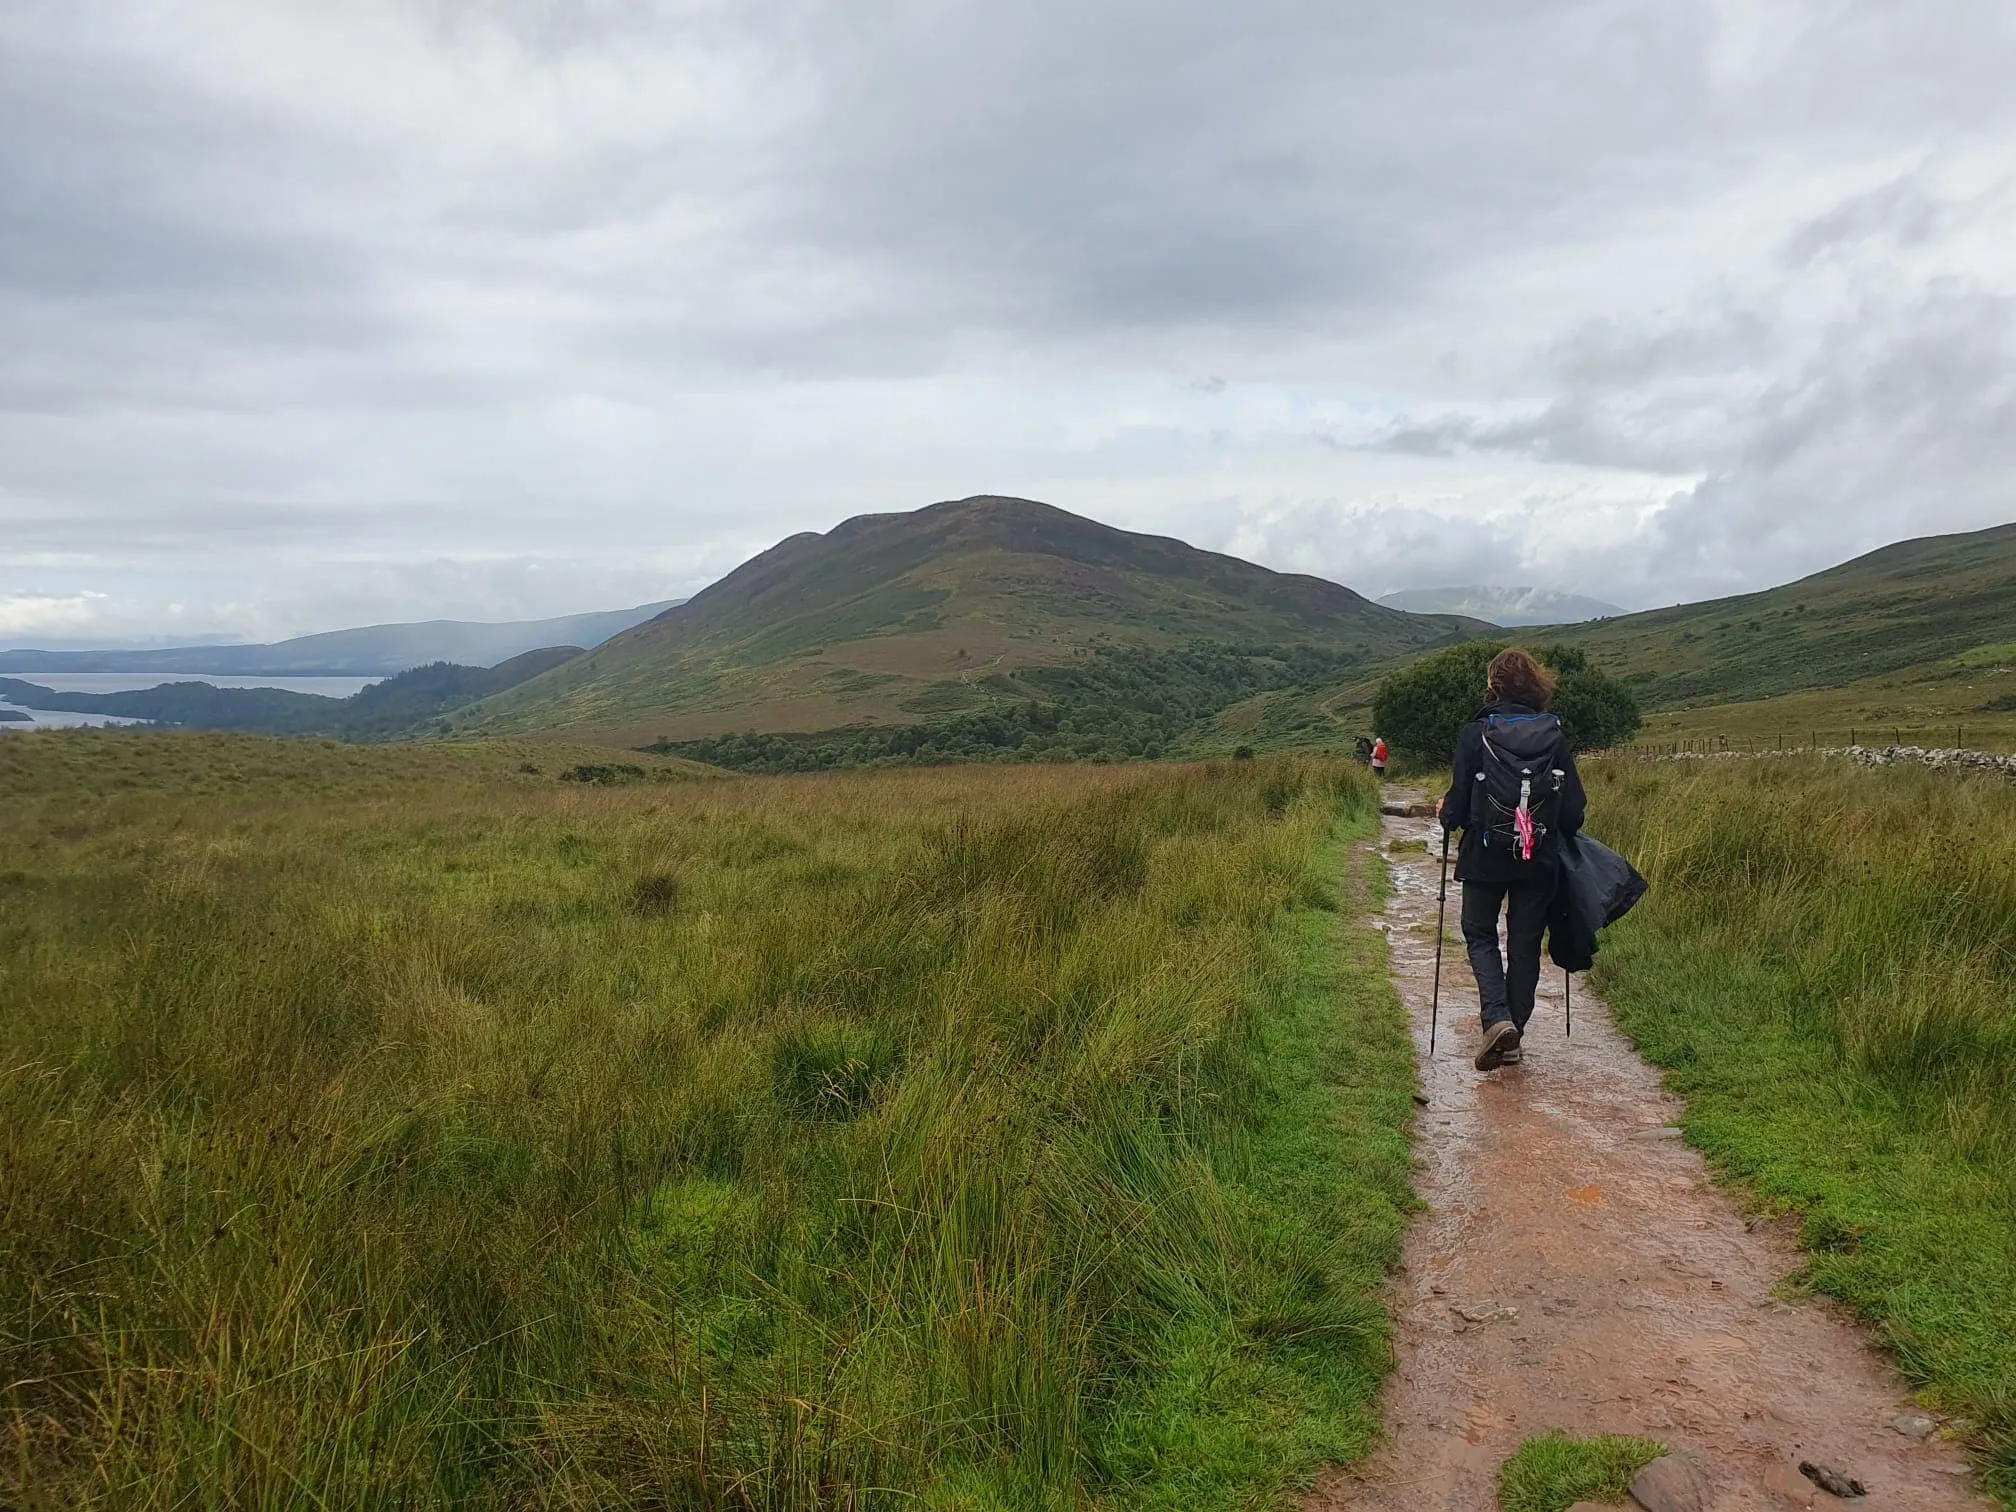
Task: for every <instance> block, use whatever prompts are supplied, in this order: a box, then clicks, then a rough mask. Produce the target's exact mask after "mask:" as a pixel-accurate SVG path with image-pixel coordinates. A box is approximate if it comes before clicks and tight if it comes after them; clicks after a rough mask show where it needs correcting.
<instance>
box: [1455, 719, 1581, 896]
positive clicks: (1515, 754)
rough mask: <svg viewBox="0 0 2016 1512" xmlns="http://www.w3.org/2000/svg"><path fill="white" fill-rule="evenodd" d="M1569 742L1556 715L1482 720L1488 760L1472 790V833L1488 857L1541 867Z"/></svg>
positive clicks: (1563, 780) (1556, 818)
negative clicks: (1494, 855) (1494, 854)
mask: <svg viewBox="0 0 2016 1512" xmlns="http://www.w3.org/2000/svg"><path fill="white" fill-rule="evenodd" d="M1567 782H1568V742H1567V741H1566V740H1565V739H1564V738H1563V737H1562V734H1561V719H1560V716H1559V715H1556V714H1501V713H1498V712H1497V711H1496V710H1493V711H1492V712H1491V713H1489V714H1487V715H1485V716H1484V755H1483V759H1482V760H1481V761H1479V762H1478V764H1477V780H1476V781H1475V782H1474V783H1472V784H1471V793H1470V822H1469V826H1468V828H1469V829H1470V830H1471V831H1472V832H1473V833H1475V834H1477V835H1479V836H1481V837H1482V840H1483V845H1484V848H1485V849H1486V850H1488V851H1493V852H1502V853H1503V854H1505V855H1508V856H1511V857H1512V858H1513V859H1514V860H1518V861H1537V860H1539V859H1540V857H1541V855H1542V854H1543V849H1544V847H1545V846H1546V844H1547V837H1548V836H1549V835H1551V834H1552V833H1553V832H1554V828H1555V826H1556V824H1557V823H1558V822H1559V815H1560V812H1561V790H1562V788H1563V787H1565V786H1566V785H1567Z"/></svg>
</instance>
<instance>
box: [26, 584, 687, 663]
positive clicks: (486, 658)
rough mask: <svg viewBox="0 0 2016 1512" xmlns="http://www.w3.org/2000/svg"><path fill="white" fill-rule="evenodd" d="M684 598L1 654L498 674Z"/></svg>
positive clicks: (591, 640)
mask: <svg viewBox="0 0 2016 1512" xmlns="http://www.w3.org/2000/svg"><path fill="white" fill-rule="evenodd" d="M684 602H685V600H684V599H665V600H662V601H660V602H658V603H655V604H639V605H637V606H636V607H635V608H632V609H605V610H598V611H595V612H593V613H589V614H568V615H562V616H560V617H559V618H557V619H543V620H511V621H505V622H500V623H494V624H492V623H485V622H482V621H476V620H421V621H417V622H414V623H411V624H398V625H365V626H361V627H359V628H357V629H355V630H328V631H324V632H322V633H321V634H319V635H301V636H296V637H295V638H294V639H292V640H284V641H276V642H273V643H272V644H270V645H252V646H245V645H238V646H164V647H162V648H160V649H158V650H145V651H37V650H26V649H24V650H17V651H0V672H28V673H33V672H43V673H60V672H194V673H209V674H211V675H212V676H216V677H309V676H317V675H322V676H334V677H390V676H392V675H393V674H394V673H398V672H405V671H409V670H410V669H412V668H414V667H424V666H427V665H429V664H431V663H433V662H452V663H455V664H457V665H459V666H465V667H494V666H496V665H497V664H498V663H500V662H505V661H509V660H510V659H511V658H512V657H514V656H522V655H523V654H524V653H525V652H527V651H537V650H540V649H542V648H543V647H547V646H585V647H589V648H593V647H595V646H599V645H601V644H602V643H603V642H604V641H606V640H608V639H609V638H610V637H611V636H613V635H620V634H621V633H622V632H623V631H625V630H628V629H630V628H631V627H632V626H634V625H639V624H642V623H643V622H644V621H646V620H648V619H650V618H652V617H653V616H654V615H659V614H663V613H664V612H665V611H666V610H668V609H672V608H676V607H677V606H678V605H680V604H682V603H684Z"/></svg>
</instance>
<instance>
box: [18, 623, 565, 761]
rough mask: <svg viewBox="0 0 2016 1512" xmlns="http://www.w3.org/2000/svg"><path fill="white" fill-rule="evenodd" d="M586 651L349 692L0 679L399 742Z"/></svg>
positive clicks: (199, 724)
mask: <svg viewBox="0 0 2016 1512" xmlns="http://www.w3.org/2000/svg"><path fill="white" fill-rule="evenodd" d="M585 654H586V653H585V652H583V651H582V649H581V648H580V647H579V646H542V647H541V648H540V649H538V650H536V651H527V652H524V653H523V654H521V655H518V656H514V657H511V658H509V659H507V660H505V661H501V662H499V663H498V664H497V665H496V666H494V667H466V666H456V665H454V664H452V663H449V662H430V663H428V664H427V665H426V666H423V667H410V668H408V669H407V670H406V671H404V672H397V673H394V674H393V675H392V676H390V677H387V678H385V679H384V680H383V681H382V682H375V683H372V684H371V685H370V686H368V687H365V688H360V689H359V690H358V691H357V692H355V693H352V694H351V695H350V696H349V697H347V698H330V697H328V696H326V695H324V694H320V693H296V692H292V691H290V690H288V689H286V688H219V687H214V686H212V685H211V684H209V683H206V682H197V681H189V682H165V683H162V684H160V685H159V686H158V687H153V688H139V689H134V690H131V691H128V692H123V693H59V692H56V691H55V690H54V689H50V688H44V687H41V686H39V685H38V684H36V683H32V682H28V681H26V680H25V679H21V678H13V677H0V698H4V699H6V700H8V701H10V702H12V703H15V704H18V705H20V706H21V707H22V708H24V709H47V710H55V711H67V712H70V713H77V714H106V715H111V716H113V717H115V718H118V719H140V720H146V721H148V722H150V723H154V724H164V725H184V726H188V727H189V728H192V729H203V730H242V731H250V732H256V733H258V734H262V735H335V736H337V737H339V738H341V739H343V740H397V739H400V738H402V737H406V736H411V735H417V734H420V733H422V732H423V729H424V728H425V727H427V726H428V725H429V722H430V721H432V720H434V719H436V718H437V717H438V716H440V715H442V714H444V713H446V712H448V711H449V710H452V709H457V708H460V707H461V706H462V705H463V704H466V703H471V702H473V701H474V700H476V699H478V698H482V697H484V696H485V695H486V694H490V693H496V692H500V691H502V690H503V689H505V688H509V687H513V686H515V685H516V684H518V683H521V682H523V681H525V679H526V678H528V677H536V676H538V675H539V674H540V673H541V672H545V671H547V670H549V669H551V668H553V667H557V666H559V665H560V664H561V663H563V662H566V661H569V660H571V659H573V658H574V657H577V656H582V655H585ZM5 713H6V711H4V710H0V714H5Z"/></svg>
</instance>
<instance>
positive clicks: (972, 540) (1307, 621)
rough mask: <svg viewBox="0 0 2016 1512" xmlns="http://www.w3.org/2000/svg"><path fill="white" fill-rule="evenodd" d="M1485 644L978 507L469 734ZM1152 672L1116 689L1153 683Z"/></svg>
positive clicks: (1284, 585) (626, 739)
mask: <svg viewBox="0 0 2016 1512" xmlns="http://www.w3.org/2000/svg"><path fill="white" fill-rule="evenodd" d="M1488 629H1489V627H1488V626H1485V625H1482V624H1480V623H1478V622H1476V621H1473V620H1465V619H1462V618H1459V617H1456V616H1449V615H1415V614H1407V613H1403V612H1401V611H1399V610H1393V609H1386V608H1382V607H1381V606H1379V605H1377V604H1374V603H1372V602H1371V601H1370V600H1369V599H1366V598H1364V597H1362V596H1361V595H1359V594H1357V593H1354V592H1352V591H1351V590H1350V589H1348V588H1344V587H1340V586H1339V585H1338V584H1336V583H1331V582H1326V581H1325V580H1323V579H1321V578H1316V577H1308V576H1303V575H1300V574H1293V573H1279V572H1272V571H1269V570H1268V569H1266V568H1264V567H1259V566H1255V565H1254V564H1253V563H1250V562H1243V561H1240V560H1239V559H1237V558H1235V557H1229V556H1222V555H1219V554H1217V553H1214V552H1208V551H1200V550H1198V549H1197V548H1196V547H1193V546H1189V545H1186V544H1184V543H1183V542H1181V541H1177V540H1172V539H1169V538H1167V537H1163V536H1149V535H1139V534H1136V533H1134V532H1131V531H1125V530H1118V529H1115V528H1113V527H1111V526H1107V525H1101V524H1098V523H1097V522H1095V521H1092V520H1087V519H1083V518H1081V517H1079V516H1077V515H1073V514H1070V513H1067V512H1066V511H1064V510H1061V509H1057V508H1053V507H1052V506H1050V505H1047V504H1041V503H1037V502H1035V501H1033V500H1028V499H1012V498H1001V497H993V496H983V497H977V498H971V499H961V500H957V501H953V502H949V503H943V504H934V505H931V506H930V507H928V508H925V509H919V510H915V511H912V512H909V513H903V514H882V515H864V516H860V517H858V518H856V519H851V520H848V521H845V522H844V523H842V524H840V525H838V526H836V527H834V528H833V529H832V530H830V531H827V532H826V533H824V534H823V535H822V534H811V533H808V534H803V535H796V536H792V537H790V538H788V539H786V540H784V541H782V542H780V543H778V544H777V545H776V546H774V547H772V548H771V549H770V550H768V551H766V552H764V553H762V554H761V555H760V556H757V557H755V558H753V559H751V560H750V561H748V562H746V563H744V564H743V565H742V566H741V567H739V568H737V569H736V570H735V571H734V572H732V573H730V574H729V575H728V576H727V577H725V578H723V579H722V580H721V581H719V582H718V583H715V584H714V585H713V586H711V587H709V588H708V589H706V590H705V591H704V592H702V593H700V594H698V595H696V596H695V597H694V598H692V599H690V600H689V601H687V602H686V603H685V604H682V605H680V606H678V607H677V608H675V609H671V610H668V611H667V612H666V613H664V614H661V615H659V616H658V617H657V618H655V619H653V620H650V621H649V622H647V623H645V624H642V625H639V626H637V627H635V628H634V629H631V630H628V631H626V632H624V633H623V634H622V635H619V636H617V637H615V638H614V639H613V640H611V641H609V642H608V643H607V644H605V645H603V646H601V647H600V648H598V649H597V650H596V651H595V652H594V653H593V654H591V655H589V656H586V657H582V658H578V659H577V660H575V661H573V662H570V663H568V664H567V665H565V666H562V667H559V668H556V669H554V670H553V671H551V672H548V673H546V674H544V675H543V676H540V677H537V678H534V679H532V680H531V681H529V682H526V683H524V684H521V685H520V686H519V687H517V688H514V689H512V690H511V691H509V692H508V693H504V694H501V695H499V696H497V697H495V698H491V699H487V700H485V701H483V702H482V703H479V704H476V705H472V706H471V707H469V708H467V709H465V710H464V711H462V713H461V714H460V715H458V716H457V717H456V720H455V728H456V731H457V733H458V734H500V735H501V734H523V733H541V734H545V733H565V734H567V735H569V736H571V737H574V738H584V739H595V740H601V741H606V742H608V743H610V744H615V745H633V744H639V743H643V742H646V741H651V740H654V739H657V740H662V739H670V740H672V741H675V742H677V741H689V740H696V739H701V738H705V737H713V736H719V735H724V734H728V733H731V732H741V731H750V732H756V733H776V732H787V731H788V732H800V731H819V730H832V729H836V728H840V727H845V726H855V725H863V724H893V725H906V724H917V723H925V722H929V721H933V720H939V719H944V718H947V717H956V716H959V715H962V714H973V713H976V712H978V711H984V710H987V709H989V708H993V707H998V706H1001V705H1003V704H1004V703H1008V702H1016V701H1022V702H1026V701H1027V700H1029V699H1031V698H1033V697H1037V696H1040V691H1041V686H1042V685H1041V684H1040V683H1038V682H1030V681H1029V680H1028V679H1029V677H1031V676H1033V675H1034V674H1035V673H1036V672H1037V671H1039V670H1041V669H1059V668H1071V667H1076V666H1082V665H1086V664H1088V663H1089V662H1090V661H1092V660H1094V659H1097V658H1099V657H1101V656H1102V654H1108V653H1114V652H1117V651H1119V650H1121V649H1123V648H1133V649H1135V650H1137V651H1139V652H1142V653H1144V654H1146V653H1156V652H1162V653H1169V654H1172V655H1173V654H1174V653H1176V652H1177V651H1178V650H1179V649H1180V648H1184V647H1189V646H1195V645H1196V644H1198V643H1200V642H1216V643H1221V644H1236V645H1239V646H1244V647H1253V646H1273V647H1283V648H1286V647H1307V648H1314V649H1315V650H1316V651H1318V652H1320V653H1321V655H1322V657H1323V658H1325V659H1326V665H1328V666H1329V667H1330V668H1331V669H1332V670H1338V671H1341V670H1343V669H1345V668H1348V667H1352V666H1371V665H1374V664H1384V663H1388V662H1391V661H1393V660H1395V659H1398V658H1401V657H1404V656H1406V655H1408V654H1410V653H1412V652H1414V651H1418V650H1422V649H1426V648H1428V647H1431V646H1435V645H1438V644H1444V643H1447V642H1449V641H1451V640H1455V639H1461V638H1464V637H1467V636H1469V635H1473V634H1478V633H1482V632H1484V631H1486V630H1488ZM1108 659H1109V660H1110V659H1111V656H1110V655H1109V656H1108ZM1143 666H1144V664H1142V663H1140V662H1139V660H1138V658H1137V659H1136V660H1135V661H1134V662H1131V663H1129V664H1128V665H1127V666H1126V667H1124V668H1122V669H1120V671H1119V673H1117V674H1116V675H1117V676H1120V677H1122V678H1123V679H1126V680H1129V681H1130V682H1139V681H1140V680H1141V677H1142V674H1143ZM1200 675H1201V674H1200ZM1298 675H1299V674H1298Z"/></svg>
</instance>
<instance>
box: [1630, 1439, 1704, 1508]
mask: <svg viewBox="0 0 2016 1512" xmlns="http://www.w3.org/2000/svg"><path fill="white" fill-rule="evenodd" d="M1714 1494H1715V1492H1714V1487H1712V1486H1711V1485H1709V1483H1708V1472H1707V1471H1706V1470H1705V1469H1703V1468H1702V1466H1701V1462H1700V1461H1699V1460H1698V1459H1696V1458H1695V1457H1694V1456H1693V1455H1691V1454H1686V1453H1681V1454H1669V1455H1666V1456H1665V1457H1664V1458H1662V1459H1656V1460H1654V1461H1652V1463H1651V1464H1649V1465H1647V1466H1646V1467H1645V1468H1644V1469H1643V1470H1640V1471H1639V1472H1638V1473H1637V1474H1636V1475H1634V1476H1633V1477H1632V1478H1631V1499H1632V1500H1633V1501H1635V1502H1637V1503H1638V1505H1639V1506H1641V1507H1643V1508H1644V1509H1645V1512H1708V1509H1709V1507H1710V1505H1711V1498H1712V1497H1713V1496H1714Z"/></svg>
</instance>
